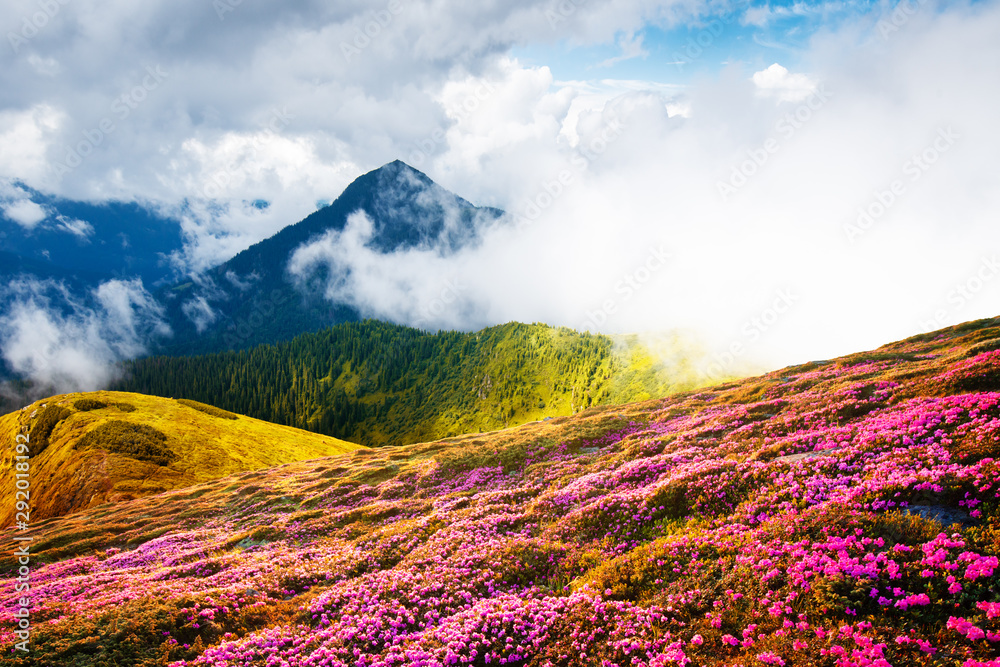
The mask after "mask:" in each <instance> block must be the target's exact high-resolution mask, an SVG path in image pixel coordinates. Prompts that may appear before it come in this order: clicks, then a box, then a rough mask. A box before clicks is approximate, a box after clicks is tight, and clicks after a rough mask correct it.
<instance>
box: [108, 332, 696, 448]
mask: <svg viewBox="0 0 1000 667" xmlns="http://www.w3.org/2000/svg"><path fill="white" fill-rule="evenodd" d="M673 348H674V353H675V357H674V358H673V359H672V360H671V361H670V362H664V361H662V360H661V359H660V356H659V352H661V351H660V350H658V351H657V353H656V354H654V352H653V351H652V350H650V349H648V348H647V347H646V346H645V345H644V344H643V342H642V341H640V340H639V339H638V338H637V337H619V338H615V339H612V338H610V337H607V336H595V335H590V334H587V333H584V334H581V333H577V332H575V331H572V330H570V329H565V328H558V329H557V328H552V327H548V326H544V325H538V324H535V325H527V324H516V323H515V324H506V325H501V326H496V327H491V328H488V329H484V330H482V331H479V332H476V333H459V332H441V333H438V334H429V333H426V332H422V331H418V330H416V329H410V328H407V327H401V326H397V325H392V324H386V323H383V322H376V321H366V322H361V323H347V324H342V325H338V326H335V327H332V328H330V329H327V330H324V331H322V332H319V333H315V334H304V335H302V336H299V337H297V338H295V339H294V340H292V341H289V342H286V343H279V344H277V345H263V346H258V347H255V348H253V349H250V350H244V351H239V352H222V353H217V354H212V355H204V356H198V357H184V358H172V357H155V358H147V359H140V360H137V361H132V362H129V363H128V364H127V365H126V378H125V379H124V380H122V381H121V382H120V383H119V384H118V385H117V387H116V388H118V389H122V390H127V391H136V392H140V393H146V394H153V395H157V396H183V397H186V398H191V399H194V400H198V401H203V402H205V403H210V404H211V405H216V406H219V407H221V408H225V409H227V410H232V411H234V412H238V413H241V414H246V415H250V416H252V417H256V418H258V419H264V420H267V421H271V422H275V423H279V424H287V425H290V426H297V427H299V428H304V429H308V430H311V431H316V432H318V433H324V434H327V435H333V436H335V437H338V438H343V439H346V440H349V441H352V442H357V443H360V444H364V445H375V446H377V445H395V444H406V443H413V442H421V441H427V440H435V439H438V438H443V437H448V436H453V435H458V434H460V433H474V432H483V431H492V430H495V429H498V428H505V427H508V426H512V425H516V424H523V423H525V422H528V421H532V420H536V419H542V418H545V417H555V416H560V415H569V414H573V413H574V412H577V411H579V410H580V409H583V408H587V407H589V406H591V405H603V404H611V403H627V402H630V401H637V400H644V399H648V398H653V397H658V396H664V395H666V394H668V393H671V392H673V391H677V390H680V389H686V388H690V387H692V386H694V385H696V384H698V382H699V380H700V379H701V378H699V377H698V376H697V374H696V373H695V370H694V368H693V367H692V366H691V365H690V360H689V359H688V358H686V357H684V355H683V351H682V350H681V348H680V342H679V341H674V342H673Z"/></svg>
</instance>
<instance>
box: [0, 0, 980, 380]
mask: <svg viewBox="0 0 1000 667" xmlns="http://www.w3.org/2000/svg"><path fill="white" fill-rule="evenodd" d="M848 4H850V3H848ZM901 5H902V3H901ZM901 5H897V6H895V7H892V6H882V5H879V6H876V7H874V8H871V7H870V6H869V5H867V4H859V5H857V6H856V7H854V6H853V5H852V6H851V7H849V9H851V11H853V12H854V13H853V14H849V15H848V17H847V18H846V19H844V20H841V21H838V22H836V23H831V24H830V25H829V26H828V27H827V28H824V29H820V30H819V31H816V32H814V33H812V35H811V36H810V37H808V38H807V39H804V40H802V41H800V42H797V43H794V44H792V43H791V42H789V43H788V44H786V45H784V46H783V47H782V48H772V47H771V46H769V45H767V44H763V43H762V45H761V46H760V51H759V58H758V59H757V60H754V61H745V60H739V59H727V61H726V63H725V64H723V65H715V66H714V69H712V70H711V73H710V74H702V75H699V76H696V77H694V78H692V79H690V80H684V81H682V82H677V81H675V80H673V79H672V78H671V77H670V76H668V75H666V74H665V72H667V71H668V70H667V69H661V70H659V71H660V72H661V73H663V75H662V76H659V77H651V78H649V79H643V80H636V79H615V78H612V74H611V72H613V71H614V69H613V65H612V66H609V68H607V69H605V68H601V69H600V70H599V74H600V75H601V76H604V75H605V73H607V78H594V79H590V80H587V81H571V80H563V79H560V78H559V73H558V70H557V69H550V68H549V67H546V66H544V65H535V64H527V63H525V62H521V61H519V60H518V59H517V58H514V57H512V55H511V54H512V49H513V48H514V47H516V46H518V45H523V44H531V43H545V44H564V45H566V47H567V48H573V47H574V46H575V45H592V44H605V45H609V46H611V47H614V48H615V49H617V52H620V53H621V55H622V56H623V57H624V56H635V57H632V58H628V60H627V62H638V61H641V62H643V63H651V62H656V61H657V59H664V55H665V53H666V54H672V53H673V52H674V51H675V50H678V49H680V50H683V49H682V47H683V44H677V45H676V48H675V47H674V46H673V45H668V46H667V48H666V51H664V50H662V49H660V50H657V49H656V48H655V47H654V46H653V45H651V43H650V40H649V39H642V37H643V35H644V34H646V33H644V32H643V30H644V29H645V28H647V27H648V26H654V25H655V26H672V25H677V24H688V25H691V26H694V27H695V28H697V27H698V26H700V25H706V24H705V20H707V19H709V18H711V17H712V16H716V15H720V14H719V13H720V12H728V14H733V12H735V13H736V15H738V16H739V17H741V18H740V20H737V21H733V22H729V23H725V22H723V23H720V24H719V25H720V26H721V28H720V30H719V31H716V30H714V29H713V30H711V31H707V32H706V33H705V34H706V35H708V36H709V38H710V39H711V40H716V41H715V44H714V45H713V46H714V47H719V48H721V47H720V45H723V44H724V43H725V40H726V39H727V35H728V32H727V31H733V30H736V29H737V28H738V27H740V26H743V27H746V26H753V25H761V26H764V25H772V24H775V23H778V22H780V21H784V20H787V19H788V17H787V16H785V14H787V13H788V12H787V11H786V10H784V9H780V8H777V7H771V6H769V5H768V6H764V7H762V6H754V7H751V8H749V9H747V10H746V11H742V12H741V11H739V10H738V9H734V7H732V6H729V5H725V4H723V5H718V6H716V5H711V6H710V5H708V4H707V3H700V2H683V1H682V2H653V1H652V0H634V1H630V2H622V3H613V4H612V3H582V2H581V3H576V2H570V3H551V2H535V1H532V0H524V1H522V2H515V3H510V2H487V3H485V4H483V3H477V4H476V6H475V7H472V6H467V5H462V4H460V3H457V2H435V3H430V2H421V1H414V2H402V1H401V2H399V3H388V2H387V3H382V2H373V3H356V4H352V5H338V6H337V7H331V6H329V5H328V4H326V3H318V2H307V1H304V0H300V1H298V2H292V3H286V4H284V5H282V6H281V7H280V8H279V7H278V6H273V5H268V6H257V5H253V4H251V3H240V4H238V5H235V4H230V5H227V6H228V7H229V8H230V9H231V10H232V11H223V12H217V11H216V9H213V7H212V5H211V3H195V2H193V0H188V1H182V2H176V3H169V4H168V3H166V2H150V3H143V4H142V5H141V6H132V5H112V6H110V7H103V8H101V9H98V8H97V6H96V4H95V3H91V2H85V1H83V0H79V1H77V0H75V1H74V2H73V3H67V4H66V5H60V7H61V9H60V11H59V14H58V16H55V17H53V18H52V19H51V21H50V22H49V25H48V26H47V27H46V28H45V29H44V30H39V31H38V33H37V35H36V36H34V37H31V38H30V39H27V41H25V42H24V43H19V44H18V48H17V49H14V48H13V47H11V49H9V50H8V51H7V52H6V53H4V54H3V55H2V56H0V65H2V66H0V84H2V85H3V86H4V90H7V91H12V92H11V93H10V94H9V95H8V97H7V99H6V100H5V101H4V103H3V106H2V108H0V117H2V119H3V120H4V122H3V123H0V127H3V128H7V129H6V130H4V134H3V138H2V141H0V146H2V147H3V148H2V149H0V175H5V176H9V177H15V176H16V177H18V178H22V179H24V181H25V182H26V183H28V184H29V185H32V186H33V187H38V188H40V189H43V190H45V191H52V192H58V193H61V194H66V195H70V196H79V197H84V198H95V199H101V198H110V197H123V198H141V199H144V200H147V201H154V202H158V203H159V205H162V206H164V207H166V208H171V209H176V210H179V211H181V214H180V216H179V217H181V218H182V219H183V220H184V230H185V233H186V236H187V241H188V243H187V245H186V248H185V251H184V252H183V253H180V254H178V255H177V256H175V257H174V261H175V263H176V265H177V266H178V267H180V268H191V269H196V270H200V269H204V268H206V267H208V266H210V265H212V264H213V263H215V262H217V261H219V260H220V259H223V258H225V257H228V256H231V255H232V254H233V253H235V252H236V251H238V250H239V249H241V248H242V247H245V246H246V245H248V244H249V243H251V242H253V241H256V240H259V239H260V238H263V237H265V236H267V235H269V234H271V233H273V232H274V231H276V230H277V229H279V228H280V227H281V226H283V225H285V224H289V223H291V222H294V221H296V220H298V219H300V218H302V217H303V216H304V215H306V214H307V213H309V212H311V211H312V210H314V209H315V207H316V203H317V202H318V201H321V200H326V201H329V200H330V199H332V198H333V197H335V196H336V194H337V193H339V192H340V191H341V190H342V189H343V187H344V186H346V184H347V183H348V182H349V181H350V180H352V179H353V178H354V177H355V176H357V175H358V174H359V173H361V172H363V171H366V170H368V169H371V168H375V167H377V166H379V165H381V164H383V163H385V162H389V161H391V160H393V159H396V158H402V159H404V160H407V161H408V162H409V163H410V164H412V165H413V166H415V167H417V168H420V169H421V170H423V171H425V172H426V173H428V175H430V176H431V177H432V178H434V179H435V180H436V181H437V182H439V183H440V184H442V185H443V186H445V187H447V188H449V189H450V190H452V191H454V192H456V193H458V194H460V195H461V196H463V197H465V198H467V199H469V200H471V201H473V202H475V203H476V204H480V205H493V206H499V207H502V208H504V209H506V210H507V211H509V212H510V214H511V216H512V223H511V224H509V225H507V226H503V227H498V228H495V229H492V230H491V231H489V232H488V233H487V235H486V237H485V238H484V239H483V242H482V243H481V244H479V245H477V246H475V247H470V248H466V249H463V250H461V251H459V252H457V253H455V254H453V255H450V256H442V255H441V254H439V253H434V252H430V251H427V250H426V249H424V250H421V249H411V250H406V251H401V252H400V253H397V254H395V255H390V256H383V255H379V254H378V253H374V252H372V251H371V250H370V249H369V248H368V247H367V245H366V233H367V231H366V227H365V225H364V221H363V220H360V219H354V220H352V225H351V226H350V227H349V229H348V230H346V231H345V232H344V233H343V234H341V235H332V236H329V237H326V238H324V239H320V240H319V242H318V243H317V244H316V245H314V246H313V247H311V248H306V249H303V250H302V251H301V253H300V254H299V255H297V256H296V257H295V258H294V259H292V263H291V266H290V268H291V270H292V272H293V273H294V272H295V271H297V270H298V271H304V270H306V269H307V268H308V267H309V266H313V267H315V266H317V265H319V264H322V263H324V262H325V263H326V265H327V266H330V265H336V266H337V267H339V269H338V272H335V275H334V276H333V277H334V279H333V280H331V281H330V283H329V287H328V290H327V291H328V294H329V295H330V296H331V297H332V298H337V299H347V300H349V301H350V302H351V303H354V304H357V305H359V306H361V307H363V309H364V310H365V311H366V313H368V314H371V315H374V316H378V317H384V318H386V319H392V320H395V321H401V322H405V323H411V324H418V325H420V326H426V327H428V328H433V327H456V328H466V329H468V328H475V327H478V326H481V325H484V324H491V323H497V322H504V321H509V320H521V321H545V322H549V323H552V324H561V325H567V326H573V327H586V328H591V329H594V330H600V331H607V332H630V331H669V330H679V329H683V330H690V331H696V332H698V335H699V336H702V337H703V340H704V341H705V345H706V347H707V348H708V349H709V350H710V351H711V354H710V356H711V357H712V358H713V359H715V360H716V362H717V363H718V364H720V365H723V366H725V365H726V364H739V363H743V362H746V361H747V360H751V359H752V360H754V361H759V362H760V363H763V364H765V365H768V366H775V365H781V364H785V363H794V362H799V361H805V360H808V359H812V358H818V357H819V358H822V357H829V356H833V355H836V354H842V353H847V352H851V351H854V350H857V349H865V348H871V347H874V346H877V345H879V344H881V343H884V342H887V341H890V340H894V339H898V338H902V337H905V336H908V335H912V334H914V333H918V332H920V331H923V330H926V329H929V328H934V327H936V326H945V325H947V324H953V323H957V322H960V321H964V320H968V319H974V318H976V317H985V316H992V315H996V314H997V313H996V311H997V305H996V304H997V303H998V300H997V296H998V295H1000V292H998V290H997V286H998V285H1000V281H996V280H993V277H994V272H993V271H992V270H991V269H990V267H991V266H992V263H993V262H994V261H995V259H994V254H993V253H994V252H995V251H997V250H1000V230H998V228H997V227H996V224H995V221H996V219H997V217H998V213H1000V188H998V185H1000V169H998V167H997V160H996V155H998V154H1000V130H998V127H997V124H996V122H995V109H996V108H997V106H998V102H1000V100H998V99H997V98H998V96H1000V91H998V89H997V88H996V86H994V85H992V79H991V78H990V77H991V75H990V73H991V72H995V71H998V70H1000V46H998V45H997V44H996V40H995V39H994V36H995V34H996V29H997V27H998V26H1000V4H998V3H997V2H995V1H992V2H976V3H968V2H959V3H941V4H936V3H934V2H932V1H930V0H929V1H928V2H925V3H919V4H918V3H907V4H905V6H901ZM838 7H840V6H839V4H838ZM792 9H793V10H794V11H800V10H801V11H806V10H809V11H808V13H810V14H817V15H825V13H827V12H832V11H834V9H835V8H833V7H832V6H830V5H829V3H828V4H827V5H816V6H812V5H807V4H804V3H799V4H797V5H796V6H795V8H792ZM792 9H790V10H788V11H792ZM842 9H843V7H840V8H839V9H837V11H841V10H842ZM34 11H36V5H35V4H34V3H33V2H31V1H29V0H18V1H16V2H11V3H7V4H6V5H5V6H4V8H3V9H2V10H0V20H2V21H3V24H4V25H7V26H13V27H12V28H11V30H14V31H15V33H16V32H17V26H19V25H22V23H21V19H22V18H23V17H24V16H30V15H31V13H32V12H34ZM553 12H554V13H553ZM783 12H784V13H783ZM728 14H727V15H728ZM706 30H707V29H706ZM698 34H701V33H698ZM122 36H127V37H126V38H125V39H124V40H123V39H122ZM761 42H763V40H761ZM345 45H346V47H347V48H344V47H345ZM716 50H718V49H716ZM644 52H647V53H648V54H649V55H648V56H645V57H642V53H644ZM684 53H685V60H684V62H682V63H681V65H680V66H678V67H680V69H682V70H684V71H691V70H692V69H694V65H697V64H698V63H697V62H695V61H696V60H697V59H698V58H699V57H709V56H708V55H702V56H699V55H698V53H697V52H696V51H691V52H690V53H688V52H687V51H685V52H684ZM704 53H705V54H708V53H715V51H711V50H709V49H707V48H706V49H705V50H704ZM614 57H617V56H613V58H614ZM613 58H612V59H613ZM973 63H974V65H973ZM594 64H598V63H594ZM618 64H621V63H618ZM609 65H611V64H610V63H609ZM688 66H690V67H688ZM684 67H687V69H684ZM140 98H141V99H140ZM71 112H72V113H71ZM126 112H127V113H126ZM104 121H107V122H104ZM102 123H103V126H102ZM102 127H103V128H104V129H102ZM98 131H99V132H100V135H101V136H100V139H99V141H98V135H97V134H96V133H95V132H98ZM88 143H89V144H92V146H90V152H89V154H88V155H87V156H85V158H84V159H83V160H82V162H81V164H80V165H79V166H77V167H75V168H71V169H69V170H68V171H60V170H58V168H57V167H58V165H60V164H68V163H69V161H70V160H69V159H68V156H69V155H70V154H71V153H72V152H73V151H76V152H77V153H82V152H84V151H86V150H87V144H88ZM81 147H82V149H83V150H80V149H81ZM257 200H266V201H267V202H269V203H270V205H269V206H267V207H265V208H261V207H259V206H256V205H255V204H254V202H256V201H257ZM22 219H23V220H28V221H30V220H31V219H32V216H31V215H30V211H24V212H22ZM28 224H30V222H29V223H28ZM659 257H665V259H663V260H662V261H661V260H659V259H657V258H659ZM654 260H655V261H654ZM318 263H319V264H318ZM654 266H655V268H654ZM192 308H194V307H192ZM191 314H192V316H198V314H199V311H198V310H197V309H193V310H192V311H191Z"/></svg>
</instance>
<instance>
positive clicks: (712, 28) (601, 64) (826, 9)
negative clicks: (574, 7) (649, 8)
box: [512, 0, 875, 84]
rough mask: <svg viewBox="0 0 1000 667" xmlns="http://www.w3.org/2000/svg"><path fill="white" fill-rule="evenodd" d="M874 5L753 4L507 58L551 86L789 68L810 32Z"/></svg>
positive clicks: (533, 48)
mask: <svg viewBox="0 0 1000 667" xmlns="http://www.w3.org/2000/svg"><path fill="white" fill-rule="evenodd" d="M741 4H742V3H741ZM874 6H875V5H874V3H872V2H869V1H864V2H816V3H809V2H802V1H801V0H795V1H788V0H778V1H776V2H754V3H750V4H749V5H745V4H743V5H742V6H738V7H737V8H729V9H726V10H724V11H718V12H706V13H704V14H702V15H700V16H698V17H695V18H693V19H691V20H688V21H685V22H682V23H681V24H680V25H673V26H669V27H666V26H659V25H656V24H655V23H648V24H646V25H645V26H643V27H642V28H640V29H638V30H636V31H634V32H629V33H620V34H619V35H618V36H617V43H615V44H599V45H588V46H582V45H579V44H575V43H574V42H573V41H572V40H569V39H564V40H561V41H559V42H556V43H550V44H547V43H535V44H531V45H525V46H518V47H515V48H514V49H513V50H512V53H513V55H514V56H516V57H517V58H518V59H519V60H521V61H522V62H524V63H525V64H527V65H534V66H548V67H549V68H551V70H552V72H553V74H554V75H555V76H556V78H557V79H558V80H576V81H582V80H588V79H595V78H616V79H630V80H645V81H654V82H658V83H664V84H687V83H690V81H691V80H692V78H693V77H697V76H711V75H712V74H713V73H715V72H717V71H718V70H720V69H721V68H723V67H725V66H726V65H730V64H740V65H742V66H744V67H746V68H748V69H750V71H756V70H759V69H763V68H765V67H767V66H768V65H770V64H772V63H774V62H781V63H782V64H783V65H784V66H786V67H793V68H794V67H795V66H797V65H798V64H799V60H800V58H801V57H802V54H803V53H804V52H805V51H806V50H807V49H808V45H809V40H810V38H811V37H812V36H813V35H814V34H816V32H818V31H822V30H827V31H829V30H836V29H837V27H838V26H839V25H840V24H841V23H842V22H843V21H844V20H847V19H856V18H857V17H858V16H859V15H866V14H869V13H870V12H871V11H872V9H873V7H874ZM623 45H631V46H632V48H623Z"/></svg>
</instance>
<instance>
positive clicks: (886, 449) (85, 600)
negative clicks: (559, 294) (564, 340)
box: [0, 320, 1000, 667]
mask: <svg viewBox="0 0 1000 667" xmlns="http://www.w3.org/2000/svg"><path fill="white" fill-rule="evenodd" d="M998 438H1000V320H991V321H985V322H977V323H971V324H968V325H963V326H961V327H957V328H953V329H949V330H945V331H943V332H938V333H935V334H929V335H926V336H922V337H918V338H914V339H910V340H908V341H904V342H902V343H897V344H893V345H890V346H887V347H885V348H882V349H880V350H878V351H876V352H873V353H867V354H858V355H853V356H851V357H847V358H843V359H839V360H835V361H823V362H815V363H811V364H807V365H804V366H799V367H794V368H788V369H784V370H781V371H777V372H774V373H771V374H769V375H766V376H763V377H759V378H754V379H749V380H745V381H741V382H738V383H731V384H727V385H723V386H719V387H714V388H712V389H708V390H703V391H701V392H698V393H688V394H683V395H678V396H673V397H670V398H666V399H661V400H655V401H649V402H646V403H642V404H636V405H631V406H628V407H625V408H606V407H605V408H596V409H591V410H588V411H585V412H583V413H581V414H580V415H577V416H574V417H563V418H558V419H555V420H551V421H547V422H541V423H534V424H529V425H526V426H523V427H520V428H517V429H510V430H507V431H499V432H495V433H490V434H483V435H474V436H465V437H461V438H451V439H449V440H447V441H442V442H435V443H429V444H419V445H410V446H406V447H400V448H387V449H378V450H360V451H357V452H354V453H353V454H345V455H342V456H339V457H334V458H329V459H323V460H320V461H310V462H304V463H294V464H289V465H286V466H283V467H280V468H274V469H270V470H266V471H257V472H250V473H242V474H238V475H235V476H231V477H228V478H225V479H222V480H217V481H213V482H208V483H204V484H201V485H198V486H194V487H190V488H187V489H184V490H179V491H172V492H169V493H165V494H161V495H157V496H151V497H146V498H140V499H137V500H134V501H131V502H128V503H124V504H119V505H105V506H101V507H98V508H91V509H89V510H87V511H86V512H85V513H81V514H74V515H71V516H67V517H62V518H58V519H52V520H49V521H47V522H45V523H43V524H39V525H38V526H37V527H36V528H34V529H33V530H32V531H31V532H30V533H29V534H30V535H33V537H34V541H33V542H32V543H31V550H32V553H33V556H32V558H33V559H34V560H33V568H34V569H32V572H31V586H32V590H31V603H32V616H31V618H32V635H31V647H30V648H31V651H30V652H29V653H24V652H20V651H17V650H15V649H14V648H13V646H14V643H15V641H16V638H15V636H14V633H13V628H14V627H15V622H16V620H15V619H14V618H13V614H14V611H15V609H16V608H17V606H18V605H17V603H16V599H15V598H16V597H17V596H16V595H15V594H14V593H13V592H12V591H13V590H14V581H12V580H10V579H7V580H3V581H0V591H2V593H0V601H2V607H3V609H2V611H0V647H2V651H3V653H2V655H3V656H4V658H3V662H4V664H12V665H45V666H48V665H81V666H82V665H175V666H177V667H181V666H184V667H187V666H199V667H201V666H209V665H212V666H217V667H220V666H236V665H261V666H263V665H268V666H272V665H273V666H281V667H285V666H289V667H307V666H308V667H320V666H333V665H338V666H339V665H344V666H346V665H359V666H365V667H372V666H375V665H379V666H389V665H398V666H403V665H537V666H546V665H552V666H556V665H559V666H565V665H601V666H608V667H610V666H611V665H619V666H621V667H624V666H626V665H635V666H642V665H648V666H656V667H660V666H663V665H692V666H693V665H705V666H708V665H742V666H744V667H763V666H768V665H775V666H778V667H781V666H783V665H788V666H793V665H794V666H806V665H829V666H837V667H850V666H861V665H897V666H898V665H941V666H945V665H947V666H962V667H981V666H983V665H990V666H992V667H1000V659H998V656H1000V601H998V600H1000V581H998V579H1000V577H998V575H1000V567H998V562H997V558H998V556H1000V521H998V512H997V509H998V498H1000V478H998V477H1000V476H998V465H997V457H998V451H997V450H998V444H997V443H998ZM12 537H13V535H12V534H11V533H10V532H8V533H7V534H6V535H5V536H4V540H5V541H6V542H8V543H10V539H11V538H12ZM4 558H5V559H6V560H5V561H4V562H3V563H2V566H3V569H2V572H4V573H10V572H12V571H13V568H14V561H13V558H12V557H10V556H7V555H5V556H4ZM42 563H45V564H44V565H42Z"/></svg>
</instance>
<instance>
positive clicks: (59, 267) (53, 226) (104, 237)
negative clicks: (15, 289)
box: [0, 183, 183, 287]
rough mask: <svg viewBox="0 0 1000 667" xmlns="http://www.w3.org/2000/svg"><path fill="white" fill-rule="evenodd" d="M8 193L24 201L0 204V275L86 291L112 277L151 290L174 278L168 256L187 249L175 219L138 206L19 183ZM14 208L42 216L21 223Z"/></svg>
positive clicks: (7, 199)
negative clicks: (68, 196) (54, 282)
mask: <svg viewBox="0 0 1000 667" xmlns="http://www.w3.org/2000/svg"><path fill="white" fill-rule="evenodd" d="M9 189H10V190H11V192H10V193H8V194H18V195H19V196H20V197H21V198H20V199H17V200H14V199H11V198H10V197H7V198H5V199H4V200H3V201H0V252H2V253H3V255H2V257H0V259H2V261H0V277H4V278H7V279H9V278H11V277H13V276H15V275H22V274H26V275H31V276H34V277H36V278H38V279H41V280H46V279H54V280H65V281H68V283H69V284H70V285H72V286H88V287H93V286H96V285H97V284H99V283H100V282H102V281H105V280H111V279H113V278H126V279H127V278H141V279H142V281H143V283H144V284H145V285H146V286H147V287H150V286H153V285H156V284H159V283H164V282H166V281H167V280H169V279H170V277H171V274H172V272H173V269H172V268H171V267H170V265H169V262H168V260H167V258H168V256H169V255H170V254H171V253H174V252H177V251H180V250H181V248H182V246H183V238H182V236H181V226H180V223H179V222H178V221H177V220H173V219H170V218H166V217H163V216H160V215H158V214H157V213H155V212H154V211H151V210H150V209H148V208H145V207H143V206H141V205H139V204H137V203H135V202H116V201H109V202H105V203H102V204H93V203H89V202H83V201H73V200H70V199H65V198H60V197H52V196H48V195H45V194H43V193H41V192H38V191H37V190H34V189H32V188H30V187H28V186H26V185H24V184H21V183H14V184H13V185H12V187H11V188H9ZM15 204H21V205H27V206H30V207H32V208H33V209H35V210H36V211H38V213H37V214H36V215H39V216H44V217H42V218H41V219H39V220H37V221H35V222H32V223H31V224H25V223H26V222H27V221H28V220H30V218H29V219H28V220H22V221H21V222H17V221H16V220H15V218H14V217H12V216H13V215H14V214H13V213H12V211H11V210H10V209H11V207H12V206H13V205H15ZM5 207H6V208H5Z"/></svg>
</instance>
